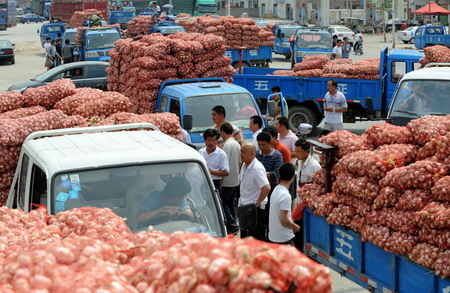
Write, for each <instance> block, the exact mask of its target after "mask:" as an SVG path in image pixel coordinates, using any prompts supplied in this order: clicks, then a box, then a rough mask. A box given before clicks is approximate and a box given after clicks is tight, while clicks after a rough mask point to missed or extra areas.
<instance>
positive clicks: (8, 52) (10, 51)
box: [0, 40, 16, 64]
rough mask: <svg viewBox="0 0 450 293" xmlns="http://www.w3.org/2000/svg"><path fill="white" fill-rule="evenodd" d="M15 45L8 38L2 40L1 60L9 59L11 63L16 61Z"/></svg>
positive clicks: (0, 42)
mask: <svg viewBox="0 0 450 293" xmlns="http://www.w3.org/2000/svg"><path fill="white" fill-rule="evenodd" d="M14 46H15V44H11V42H10V41H8V40H0V61H9V62H11V64H14V63H16V60H15V59H14Z"/></svg>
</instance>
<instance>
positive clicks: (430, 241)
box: [299, 116, 450, 277]
mask: <svg viewBox="0 0 450 293" xmlns="http://www.w3.org/2000/svg"><path fill="white" fill-rule="evenodd" d="M320 141H321V142H324V143H327V144H330V145H334V146H337V147H338V148H339V152H338V157H339V161H338V163H337V164H336V165H335V166H334V167H333V176H334V177H335V180H334V181H333V188H332V192H331V193H329V194H326V193H325V189H324V180H323V176H322V175H323V174H322V173H323V171H322V170H321V171H319V172H318V173H317V174H316V175H315V176H313V181H314V184H311V185H309V186H308V185H306V187H304V188H302V189H300V190H299V196H301V197H302V198H303V197H304V198H306V201H305V204H306V205H307V206H309V207H310V208H311V209H313V210H315V214H316V215H320V216H324V217H326V218H327V221H328V222H329V223H331V224H339V225H343V226H349V227H350V228H352V229H353V230H355V231H356V232H359V233H361V234H362V237H363V241H369V242H372V243H374V244H375V245H378V246H380V247H383V248H384V249H385V250H387V251H390V252H393V253H397V254H402V255H405V256H407V257H409V258H410V259H411V260H413V261H415V262H417V263H419V264H421V265H424V266H427V267H430V268H432V269H434V270H435V271H436V273H437V275H439V276H442V277H449V276H450V259H449V254H450V252H449V251H450V176H449V174H450V173H449V172H450V159H449V156H450V116H427V117H424V118H420V119H416V120H412V121H411V122H410V123H409V124H408V125H407V126H406V127H400V126H394V125H390V124H387V123H383V124H376V125H373V126H371V127H369V128H368V129H367V131H366V132H365V134H364V135H362V136H358V135H356V134H352V133H350V132H348V131H345V130H343V131H334V132H332V133H331V134H328V135H327V136H324V137H322V138H321V139H320ZM318 191H319V192H318Z"/></svg>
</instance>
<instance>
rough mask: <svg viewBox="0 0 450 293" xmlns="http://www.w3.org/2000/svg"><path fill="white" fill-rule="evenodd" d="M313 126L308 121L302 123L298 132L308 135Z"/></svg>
mask: <svg viewBox="0 0 450 293" xmlns="http://www.w3.org/2000/svg"><path fill="white" fill-rule="evenodd" d="M312 129H313V127H312V125H311V124H308V123H300V125H299V126H298V133H299V134H301V135H308V134H310V133H311V131H312Z"/></svg>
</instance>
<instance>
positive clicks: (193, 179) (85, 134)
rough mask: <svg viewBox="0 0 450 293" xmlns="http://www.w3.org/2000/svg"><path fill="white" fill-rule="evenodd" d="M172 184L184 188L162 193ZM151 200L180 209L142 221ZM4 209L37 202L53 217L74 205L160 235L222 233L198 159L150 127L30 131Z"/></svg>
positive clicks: (210, 188)
mask: <svg viewBox="0 0 450 293" xmlns="http://www.w3.org/2000/svg"><path fill="white" fill-rule="evenodd" d="M149 130H151V131H149ZM174 182H182V183H183V184H180V185H177V187H178V188H181V189H182V190H181V191H180V190H178V191H177V192H176V193H177V197H176V198H175V197H173V196H174V195H173V194H172V193H171V194H168V193H169V191H173V189H174V186H173V183H174ZM173 193H175V192H173ZM154 197H158V198H159V200H160V201H162V202H163V203H164V204H163V205H165V206H180V205H182V206H183V212H180V214H179V216H177V217H170V216H169V215H168V214H167V213H164V211H160V212H159V213H158V214H157V215H155V216H153V217H151V218H150V219H145V220H144V219H142V217H141V218H140V217H139V214H140V213H142V212H143V211H149V210H154V209H152V208H151V206H152V204H153V206H154V202H153V200H155V199H154ZM158 202H159V201H158ZM6 205H7V206H8V207H9V208H18V209H21V210H23V211H25V212H29V211H31V210H33V209H35V208H37V207H38V206H39V205H41V206H45V207H46V208H47V210H48V212H49V213H50V214H52V215H55V214H57V213H59V212H62V211H67V210H70V209H74V208H80V207H98V208H109V209H111V210H112V211H113V212H115V213H116V214H117V215H119V216H120V217H123V218H126V223H127V225H128V226H129V228H130V229H131V230H132V231H133V232H139V231H146V230H148V228H149V227H150V226H152V227H153V228H154V229H156V230H160V231H163V232H166V233H172V232H174V231H177V230H182V231H189V232H205V233H208V234H210V235H212V236H215V237H224V236H225V235H226V229H225V226H224V220H223V215H222V211H221V206H220V202H219V199H218V196H217V193H216V192H215V189H214V184H213V182H212V180H211V177H210V175H209V173H208V169H207V167H206V163H205V160H204V158H203V157H202V156H201V155H200V154H199V153H198V152H197V151H195V150H194V149H192V148H191V147H189V146H187V145H185V144H183V143H181V142H180V141H178V140H176V139H173V138H171V137H169V136H167V135H165V134H163V133H162V132H160V131H159V129H158V128H157V127H156V126H154V125H152V124H149V123H139V124H124V125H113V126H100V127H88V128H77V129H75V128H71V129H59V130H50V131H39V132H35V133H32V134H30V135H29V136H28V137H27V138H26V140H25V141H24V143H23V145H22V150H21V154H20V158H19V162H18V167H17V170H16V174H15V176H14V181H13V184H12V187H11V189H10V192H9V196H8V200H7V204H6Z"/></svg>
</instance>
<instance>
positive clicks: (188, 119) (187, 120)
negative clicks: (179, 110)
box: [183, 114, 193, 131]
mask: <svg viewBox="0 0 450 293" xmlns="http://www.w3.org/2000/svg"><path fill="white" fill-rule="evenodd" d="M192 127H193V118H192V115H189V114H186V115H184V116H183V128H184V129H185V130H187V131H190V130H191V129H192Z"/></svg>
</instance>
